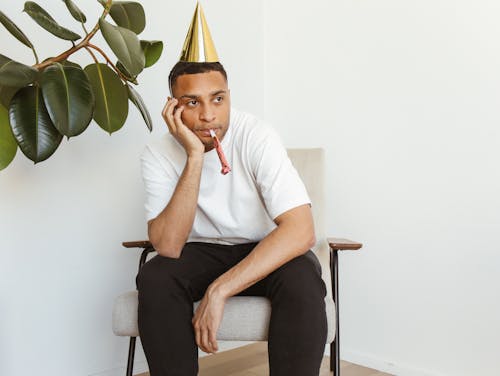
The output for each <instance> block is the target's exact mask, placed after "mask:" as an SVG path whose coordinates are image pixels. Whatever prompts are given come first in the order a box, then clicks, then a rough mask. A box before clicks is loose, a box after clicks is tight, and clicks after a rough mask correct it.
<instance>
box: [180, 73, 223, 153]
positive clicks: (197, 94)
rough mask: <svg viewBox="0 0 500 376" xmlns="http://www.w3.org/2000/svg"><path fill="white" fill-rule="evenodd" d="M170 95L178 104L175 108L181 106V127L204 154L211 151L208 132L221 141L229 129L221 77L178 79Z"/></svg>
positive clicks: (219, 75)
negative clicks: (190, 133)
mask: <svg viewBox="0 0 500 376" xmlns="http://www.w3.org/2000/svg"><path fill="white" fill-rule="evenodd" d="M172 94H173V95H174V97H175V98H177V100H178V101H179V104H178V106H184V110H183V112H182V121H183V123H184V124H186V126H187V127H188V128H189V129H191V130H192V131H193V132H194V133H195V134H196V135H197V136H198V137H199V139H200V140H201V142H202V143H203V144H204V145H205V151H209V150H211V149H212V148H213V147H214V145H213V139H212V137H210V133H209V129H213V130H214V131H215V133H216V134H217V137H218V138H219V140H222V139H223V138H224V135H225V134H226V132H227V129H228V127H229V113H230V109H231V98H230V95H229V89H228V86H227V81H226V79H225V78H224V76H223V75H222V73H220V72H217V71H211V72H206V73H197V74H184V75H182V76H179V77H177V80H176V81H175V84H174V86H173V87H172Z"/></svg>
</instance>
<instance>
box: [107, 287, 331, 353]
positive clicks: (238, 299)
mask: <svg viewBox="0 0 500 376" xmlns="http://www.w3.org/2000/svg"><path fill="white" fill-rule="evenodd" d="M325 303H326V314H327V319H328V340H327V343H331V342H332V341H333V338H334V335H335V316H334V314H333V310H334V304H333V300H332V299H331V298H330V297H327V298H326V299H325ZM137 306H138V300H137V291H128V292H126V293H124V294H121V295H120V296H118V297H117V298H116V300H115V304H114V308H113V332H114V333H115V334H116V335H117V336H127V337H138V336H139V329H138V327H137ZM197 306H198V303H194V305H193V309H196V307H197ZM270 316H271V304H270V302H269V300H268V299H267V298H263V297H256V296H255V297H254V296H234V297H231V298H229V299H228V301H227V303H226V306H225V307H224V317H223V319H222V322H221V326H220V327H219V331H218V332H217V339H219V340H221V341H266V340H267V333H268V329H269V318H270Z"/></svg>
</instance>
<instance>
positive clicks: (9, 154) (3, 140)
mask: <svg viewBox="0 0 500 376" xmlns="http://www.w3.org/2000/svg"><path fill="white" fill-rule="evenodd" d="M16 152H17V142H16V139H15V138H14V135H13V134H12V129H11V128H10V123H9V113H8V112H7V109H6V108H5V107H4V106H3V105H1V104H0V170H3V169H4V168H5V167H7V166H8V165H9V164H10V162H12V160H13V159H14V157H15V156H16Z"/></svg>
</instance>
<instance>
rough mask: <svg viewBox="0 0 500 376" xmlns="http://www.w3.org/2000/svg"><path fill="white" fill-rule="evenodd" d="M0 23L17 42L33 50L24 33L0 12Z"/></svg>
mask: <svg viewBox="0 0 500 376" xmlns="http://www.w3.org/2000/svg"><path fill="white" fill-rule="evenodd" d="M0 23H2V25H4V26H5V28H6V29H7V30H8V31H9V33H11V34H12V35H13V36H14V37H15V38H16V39H17V40H18V41H19V42H21V43H22V44H24V45H25V46H27V47H29V48H33V44H31V42H30V40H29V39H28V37H27V36H26V35H24V33H23V32H22V31H21V29H19V28H18V27H17V25H16V24H15V23H14V22H12V21H11V20H10V19H9V17H7V16H6V15H5V14H4V13H3V12H2V11H0Z"/></svg>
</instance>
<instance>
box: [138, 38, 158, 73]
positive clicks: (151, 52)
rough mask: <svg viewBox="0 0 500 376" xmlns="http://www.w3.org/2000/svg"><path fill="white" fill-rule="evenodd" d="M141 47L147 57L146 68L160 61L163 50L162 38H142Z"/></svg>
mask: <svg viewBox="0 0 500 376" xmlns="http://www.w3.org/2000/svg"><path fill="white" fill-rule="evenodd" d="M141 48H142V51H143V52H144V56H145V57H146V64H145V66H144V68H147V67H150V66H151V65H153V64H154V63H156V62H157V61H158V59H159V58H160V56H161V53H162V51H163V42H162V41H161V40H141Z"/></svg>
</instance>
